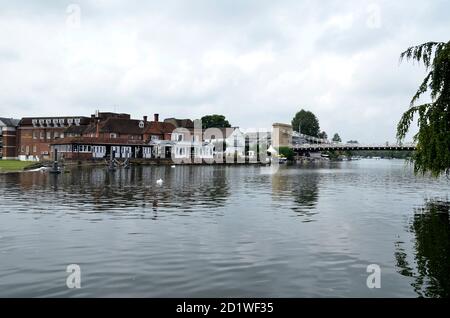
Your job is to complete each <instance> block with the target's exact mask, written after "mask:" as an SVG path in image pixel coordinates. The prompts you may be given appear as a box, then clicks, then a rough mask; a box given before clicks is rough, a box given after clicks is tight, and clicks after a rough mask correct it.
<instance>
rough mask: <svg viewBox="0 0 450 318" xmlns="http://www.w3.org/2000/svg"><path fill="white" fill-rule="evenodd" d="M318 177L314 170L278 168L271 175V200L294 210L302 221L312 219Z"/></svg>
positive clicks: (314, 210)
mask: <svg viewBox="0 0 450 318" xmlns="http://www.w3.org/2000/svg"><path fill="white" fill-rule="evenodd" d="M320 177H321V176H320V174H318V173H317V171H315V170H311V171H308V170H306V171H304V170H294V169H286V170H280V171H279V172H278V173H276V174H274V175H273V177H272V195H273V200H274V201H275V202H277V203H279V204H284V205H285V207H287V208H289V209H290V210H291V211H294V213H295V215H296V216H299V217H302V218H303V222H311V221H314V219H313V216H314V215H315V214H316V213H317V209H316V205H317V202H318V200H319V181H320Z"/></svg>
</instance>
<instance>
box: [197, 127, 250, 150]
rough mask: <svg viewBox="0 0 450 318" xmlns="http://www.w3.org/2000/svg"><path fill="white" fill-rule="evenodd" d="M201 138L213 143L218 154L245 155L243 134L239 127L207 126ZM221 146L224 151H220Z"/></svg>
mask: <svg viewBox="0 0 450 318" xmlns="http://www.w3.org/2000/svg"><path fill="white" fill-rule="evenodd" d="M203 139H204V141H205V142H209V143H212V144H213V145H214V149H215V153H216V154H218V155H221V154H224V155H226V156H235V155H237V156H241V157H243V156H245V135H244V133H243V132H242V131H241V130H240V129H239V127H230V128H209V129H206V130H205V131H204V132H203ZM223 146H225V151H222V150H223Z"/></svg>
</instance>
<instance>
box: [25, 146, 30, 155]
mask: <svg viewBox="0 0 450 318" xmlns="http://www.w3.org/2000/svg"><path fill="white" fill-rule="evenodd" d="M25 153H26V154H27V155H29V154H30V146H26V147H25Z"/></svg>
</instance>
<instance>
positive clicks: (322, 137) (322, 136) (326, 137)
mask: <svg viewBox="0 0 450 318" xmlns="http://www.w3.org/2000/svg"><path fill="white" fill-rule="evenodd" d="M319 138H320V139H328V135H327V133H326V132H324V131H322V132H321V133H320V134H319Z"/></svg>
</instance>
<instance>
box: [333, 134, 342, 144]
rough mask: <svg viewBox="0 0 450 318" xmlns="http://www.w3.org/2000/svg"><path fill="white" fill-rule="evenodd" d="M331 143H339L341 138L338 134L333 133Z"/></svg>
mask: <svg viewBox="0 0 450 318" xmlns="http://www.w3.org/2000/svg"><path fill="white" fill-rule="evenodd" d="M332 141H334V142H341V141H342V139H341V137H340V136H339V134H338V133H335V134H334V136H333V139H332Z"/></svg>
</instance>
